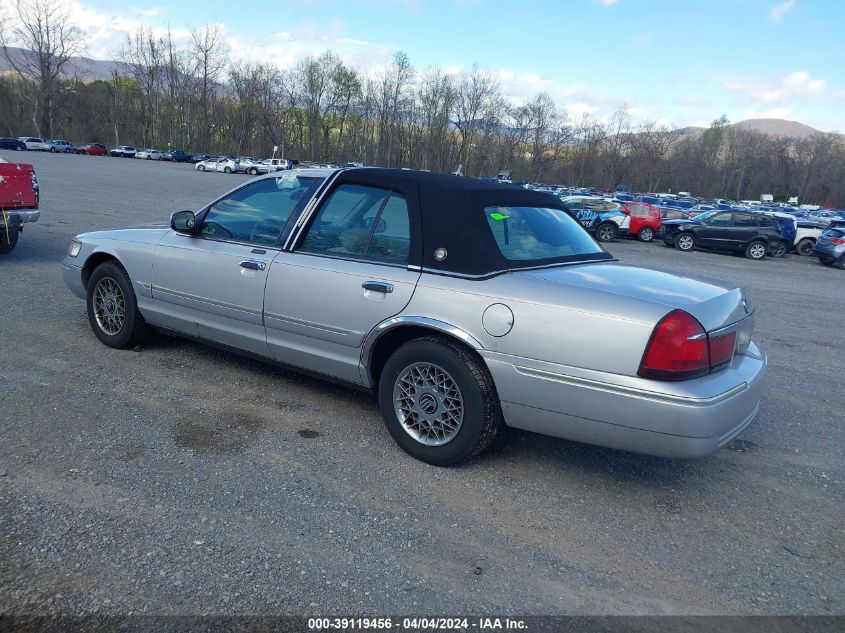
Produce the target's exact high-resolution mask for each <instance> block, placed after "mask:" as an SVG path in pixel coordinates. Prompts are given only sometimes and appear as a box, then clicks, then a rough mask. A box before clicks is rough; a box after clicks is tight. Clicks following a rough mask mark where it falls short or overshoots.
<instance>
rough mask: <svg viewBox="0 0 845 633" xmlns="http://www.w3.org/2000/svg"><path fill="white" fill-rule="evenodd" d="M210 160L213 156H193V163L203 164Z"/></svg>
mask: <svg viewBox="0 0 845 633" xmlns="http://www.w3.org/2000/svg"><path fill="white" fill-rule="evenodd" d="M209 158H211V156H209V155H208V154H194V155H193V156H191V162H192V163H201V162H202V161H204V160H208V159H209Z"/></svg>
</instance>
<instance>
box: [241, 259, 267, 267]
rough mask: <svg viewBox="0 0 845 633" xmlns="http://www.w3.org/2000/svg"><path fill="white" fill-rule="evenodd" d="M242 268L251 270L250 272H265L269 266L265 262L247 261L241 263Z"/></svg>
mask: <svg viewBox="0 0 845 633" xmlns="http://www.w3.org/2000/svg"><path fill="white" fill-rule="evenodd" d="M241 268H249V269H250V270H264V269H265V268H267V264H265V263H264V262H256V261H253V260H251V259H245V260H244V261H242V262H241Z"/></svg>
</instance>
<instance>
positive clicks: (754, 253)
mask: <svg viewBox="0 0 845 633" xmlns="http://www.w3.org/2000/svg"><path fill="white" fill-rule="evenodd" d="M767 250H768V249H767V248H766V244H765V243H764V242H761V241H760V240H754V241H753V242H751V243H750V244H749V245H748V246H746V247H745V256H746V257H747V258H748V259H753V260H757V261H759V260H761V259H763V258H764V257H765V256H766V251H767Z"/></svg>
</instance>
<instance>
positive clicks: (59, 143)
mask: <svg viewBox="0 0 845 633" xmlns="http://www.w3.org/2000/svg"><path fill="white" fill-rule="evenodd" d="M47 142H48V143H49V144H50V151H51V152H54V153H60V154H75V153H76V145H74V144H73V143H71V142H70V141H65V140H62V139H53V140H50V141H47Z"/></svg>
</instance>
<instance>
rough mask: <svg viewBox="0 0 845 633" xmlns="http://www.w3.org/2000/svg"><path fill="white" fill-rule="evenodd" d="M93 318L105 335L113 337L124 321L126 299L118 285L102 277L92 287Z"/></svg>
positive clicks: (109, 278)
mask: <svg viewBox="0 0 845 633" xmlns="http://www.w3.org/2000/svg"><path fill="white" fill-rule="evenodd" d="M94 318H95V319H96V320H97V325H99V326H100V329H101V330H103V332H105V333H106V334H108V335H110V336H114V335H115V334H118V333H119V332H120V330H121V329H123V324H124V322H125V321H126V298H125V297H124V295H123V291H122V290H121V289H120V286H119V285H118V283H117V282H116V281H115V280H114V279H112V278H111V277H103V278H102V279H100V280H99V281H98V282H97V285H96V286H95V287H94Z"/></svg>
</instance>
